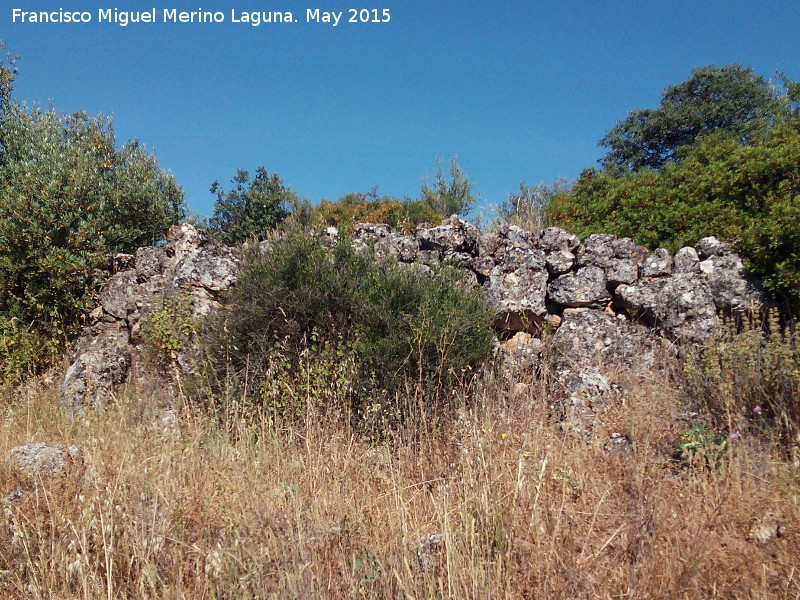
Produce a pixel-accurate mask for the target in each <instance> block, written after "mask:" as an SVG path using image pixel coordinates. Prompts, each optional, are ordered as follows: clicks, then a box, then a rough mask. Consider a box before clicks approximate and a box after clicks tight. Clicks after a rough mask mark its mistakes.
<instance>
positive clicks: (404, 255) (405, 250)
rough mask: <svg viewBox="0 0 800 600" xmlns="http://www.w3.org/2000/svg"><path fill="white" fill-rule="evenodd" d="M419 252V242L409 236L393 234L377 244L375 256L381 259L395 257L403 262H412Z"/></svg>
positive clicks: (381, 239) (382, 238)
mask: <svg viewBox="0 0 800 600" xmlns="http://www.w3.org/2000/svg"><path fill="white" fill-rule="evenodd" d="M417 252H419V242H418V241H417V240H416V239H415V238H413V237H411V236H408V235H402V234H400V233H397V232H391V233H390V234H389V235H387V236H384V237H381V238H379V239H378V241H376V242H375V255H376V256H378V257H379V258H387V257H395V258H397V260H399V261H401V262H412V261H413V260H414V259H415V258H416V256H417Z"/></svg>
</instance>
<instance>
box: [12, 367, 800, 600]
mask: <svg viewBox="0 0 800 600" xmlns="http://www.w3.org/2000/svg"><path fill="white" fill-rule="evenodd" d="M53 375H54V376H53V379H52V381H53V382H57V381H58V380H59V378H58V373H54V374H53ZM617 379H618V380H619V381H620V382H622V383H623V384H624V387H625V388H626V389H627V390H628V392H627V394H626V396H625V399H624V405H620V406H618V407H616V408H612V409H610V410H609V411H608V412H606V413H605V414H604V415H603V421H604V423H605V429H606V430H605V431H601V430H599V429H598V430H596V431H595V438H594V441H591V442H588V443H587V442H585V441H584V440H582V439H579V438H577V437H574V436H572V435H571V434H569V433H567V432H564V431H563V430H562V428H561V427H560V425H559V424H558V423H556V422H554V421H553V420H552V419H551V417H550V416H549V410H548V392H547V388H546V385H545V383H544V382H543V381H540V380H530V381H527V382H525V385H522V386H521V385H518V382H517V383H514V384H513V385H512V384H511V383H504V381H503V380H502V379H498V378H493V377H489V376H487V377H486V378H485V379H484V381H483V382H482V383H481V384H480V386H479V389H478V391H477V393H476V395H477V398H476V399H475V401H474V403H473V405H472V406H471V407H467V406H464V407H462V408H461V409H459V410H458V411H457V415H456V416H455V417H454V418H453V419H452V421H451V422H449V423H446V424H440V425H437V426H436V427H426V426H425V425H424V424H420V425H418V426H416V427H415V429H414V430H413V431H406V432H401V433H398V434H397V436H396V437H395V438H393V439H391V440H389V441H386V442H383V443H379V444H378V443H374V442H370V441H369V440H366V439H364V438H363V437H359V436H357V435H355V434H354V433H353V432H352V431H351V430H350V429H349V428H348V427H347V425H346V424H343V423H337V422H335V420H331V418H330V415H328V416H326V417H325V418H324V419H323V418H317V417H316V416H315V415H314V414H313V413H312V412H310V413H309V414H308V416H307V418H306V420H305V423H304V424H303V425H302V426H294V427H293V428H280V427H276V426H275V425H274V423H273V424H270V423H266V422H258V421H254V420H253V419H250V420H246V419H242V418H238V417H237V416H236V415H230V416H229V418H227V419H223V421H222V422H213V421H212V420H211V419H210V418H209V417H208V415H207V413H205V412H203V411H201V410H199V409H197V408H195V407H193V406H192V405H191V403H190V402H188V401H187V400H186V399H184V398H182V396H181V395H180V392H179V391H170V389H169V388H168V387H164V386H161V385H160V384H155V383H154V385H153V387H152V389H149V390H148V389H142V388H139V389H134V388H133V387H132V386H129V387H128V389H126V390H124V392H123V393H121V394H120V395H119V397H118V399H117V402H116V403H115V404H113V405H111V406H109V407H107V408H105V409H103V410H98V411H95V412H91V413H87V414H86V416H85V417H84V418H83V419H78V420H69V419H68V418H67V417H66V416H65V415H64V414H63V413H62V412H61V411H60V410H59V409H58V407H57V405H56V396H57V384H56V383H46V382H45V381H44V380H40V381H39V382H38V383H29V384H28V385H27V386H26V387H24V388H22V390H21V391H19V390H17V391H14V392H13V393H12V392H11V391H10V390H7V393H4V394H3V399H4V400H3V405H2V421H1V422H0V453H2V455H6V454H7V453H8V451H9V450H10V449H11V448H12V447H15V446H18V445H21V444H25V443H31V442H39V441H48V442H53V443H63V444H75V445H77V446H78V447H80V448H81V449H82V450H83V452H84V470H83V472H82V473H80V474H74V475H73V476H68V477H61V478H53V479H49V480H44V481H22V480H21V479H20V478H19V477H17V476H14V475H13V473H11V471H10V469H9V468H8V466H3V467H0V468H2V469H3V471H2V472H0V482H2V483H3V486H2V487H3V489H2V490H0V491H2V494H3V496H2V497H3V498H5V499H4V500H0V502H2V505H3V517H2V518H3V522H2V529H1V530H0V569H2V575H0V597H3V598H58V599H63V600H68V599H76V600H77V599H79V598H81V599H85V598H108V599H114V598H141V599H148V598H170V599H179V598H181V599H182V598H186V599H205V598H208V599H211V598H387V599H388V598H404V599H410V598H419V599H422V598H475V599H478V598H480V599H486V598H498V599H499V598H520V599H522V598H530V599H533V598H565V599H566V598H587V599H588V598H598V599H599V598H603V599H606V598H608V599H610V598H671V599H672V598H681V599H688V598H726V599H727V598H800V572H798V571H800V569H798V566H800V535H798V530H797V529H798V524H799V523H800V519H798V517H800V504H799V503H798V502H799V501H800V479H799V477H798V476H799V475H800V473H798V470H797V465H793V464H792V461H791V459H790V458H786V457H785V455H784V454H783V453H781V452H780V451H779V450H778V449H777V448H776V447H771V446H770V445H769V444H768V443H767V442H765V441H764V440H763V439H760V440H759V439H758V438H756V437H754V436H750V435H747V434H743V435H742V436H741V437H740V439H738V440H731V443H730V447H729V451H727V452H725V453H724V454H723V456H722V458H721V460H720V462H719V464H718V465H717V466H716V467H715V468H707V467H702V466H696V467H690V466H687V465H686V464H683V463H678V462H676V461H675V460H674V450H675V447H676V443H677V441H678V440H679V439H680V433H681V429H682V428H685V425H681V421H680V419H677V418H676V414H678V413H679V411H680V410H682V406H681V402H680V393H679V391H678V389H677V387H676V385H675V384H674V383H672V382H671V381H670V378H669V377H667V375H648V376H646V377H645V376H641V375H636V376H635V375H633V374H630V373H618V374H617ZM309 406H310V407H311V406H313V403H309ZM310 410H312V409H310ZM418 417H420V419H421V421H420V422H421V423H422V422H424V417H425V415H418ZM610 432H618V433H622V434H623V435H625V436H627V437H628V438H630V439H631V440H632V446H631V448H630V451H609V450H608V449H607V448H606V447H605V446H606V444H605V442H606V440H607V439H608V438H607V434H608V433H610ZM20 486H21V487H22V489H24V490H26V491H25V493H24V494H23V495H22V496H21V497H19V498H16V499H11V498H6V495H7V494H9V493H11V492H13V491H14V490H16V489H17V488H18V487H20Z"/></svg>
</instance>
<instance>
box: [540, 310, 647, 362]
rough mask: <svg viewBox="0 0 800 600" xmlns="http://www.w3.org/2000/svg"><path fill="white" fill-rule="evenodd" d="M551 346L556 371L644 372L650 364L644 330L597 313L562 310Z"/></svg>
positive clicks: (602, 313)
mask: <svg viewBox="0 0 800 600" xmlns="http://www.w3.org/2000/svg"><path fill="white" fill-rule="evenodd" d="M553 343H554V348H555V355H554V359H553V361H554V363H555V366H556V367H557V368H566V367H571V366H584V365H593V364H594V365H596V364H608V365H615V366H629V367H633V368H634V369H636V370H646V369H648V368H650V367H651V366H652V364H653V356H654V344H653V342H652V340H651V339H650V336H649V335H648V334H647V331H646V330H644V329H642V328H640V327H638V326H636V325H635V324H633V323H630V322H628V321H621V320H620V319H618V318H616V317H613V316H611V315H609V314H608V313H605V312H603V311H600V310H591V309H582V308H578V309H567V310H565V311H564V316H563V320H562V322H561V326H560V327H559V328H558V331H557V332H556V334H555V336H554V338H553Z"/></svg>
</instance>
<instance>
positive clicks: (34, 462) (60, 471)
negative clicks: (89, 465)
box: [5, 442, 83, 481]
mask: <svg viewBox="0 0 800 600" xmlns="http://www.w3.org/2000/svg"><path fill="white" fill-rule="evenodd" d="M5 464H6V466H8V467H9V468H10V469H11V471H12V472H14V473H18V474H20V475H24V476H26V477H28V478H30V479H33V480H34V481H36V480H40V479H49V478H51V477H57V476H64V475H69V474H70V473H75V472H77V471H79V470H80V469H82V468H83V452H82V451H81V450H80V448H78V447H77V446H62V445H60V444H47V443H44V442H39V443H35V444H26V445H24V446H17V447H16V448H12V449H11V450H10V451H9V453H8V455H7V456H6V459H5Z"/></svg>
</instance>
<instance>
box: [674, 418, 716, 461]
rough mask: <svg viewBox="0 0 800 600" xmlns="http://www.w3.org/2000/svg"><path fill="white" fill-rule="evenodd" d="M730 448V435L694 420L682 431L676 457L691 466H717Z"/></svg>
mask: <svg viewBox="0 0 800 600" xmlns="http://www.w3.org/2000/svg"><path fill="white" fill-rule="evenodd" d="M727 449H728V435H727V434H726V433H724V432H718V431H714V430H713V429H710V428H708V427H707V426H706V425H704V424H703V423H701V422H699V421H692V422H691V423H690V424H689V428H688V429H686V430H685V431H683V433H681V437H680V441H679V442H678V447H677V449H676V450H675V457H676V458H677V459H678V460H681V461H684V462H686V463H687V464H688V465H690V466H701V467H707V468H715V467H717V466H719V463H720V461H721V459H722V456H723V454H725V452H726V451H727Z"/></svg>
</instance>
